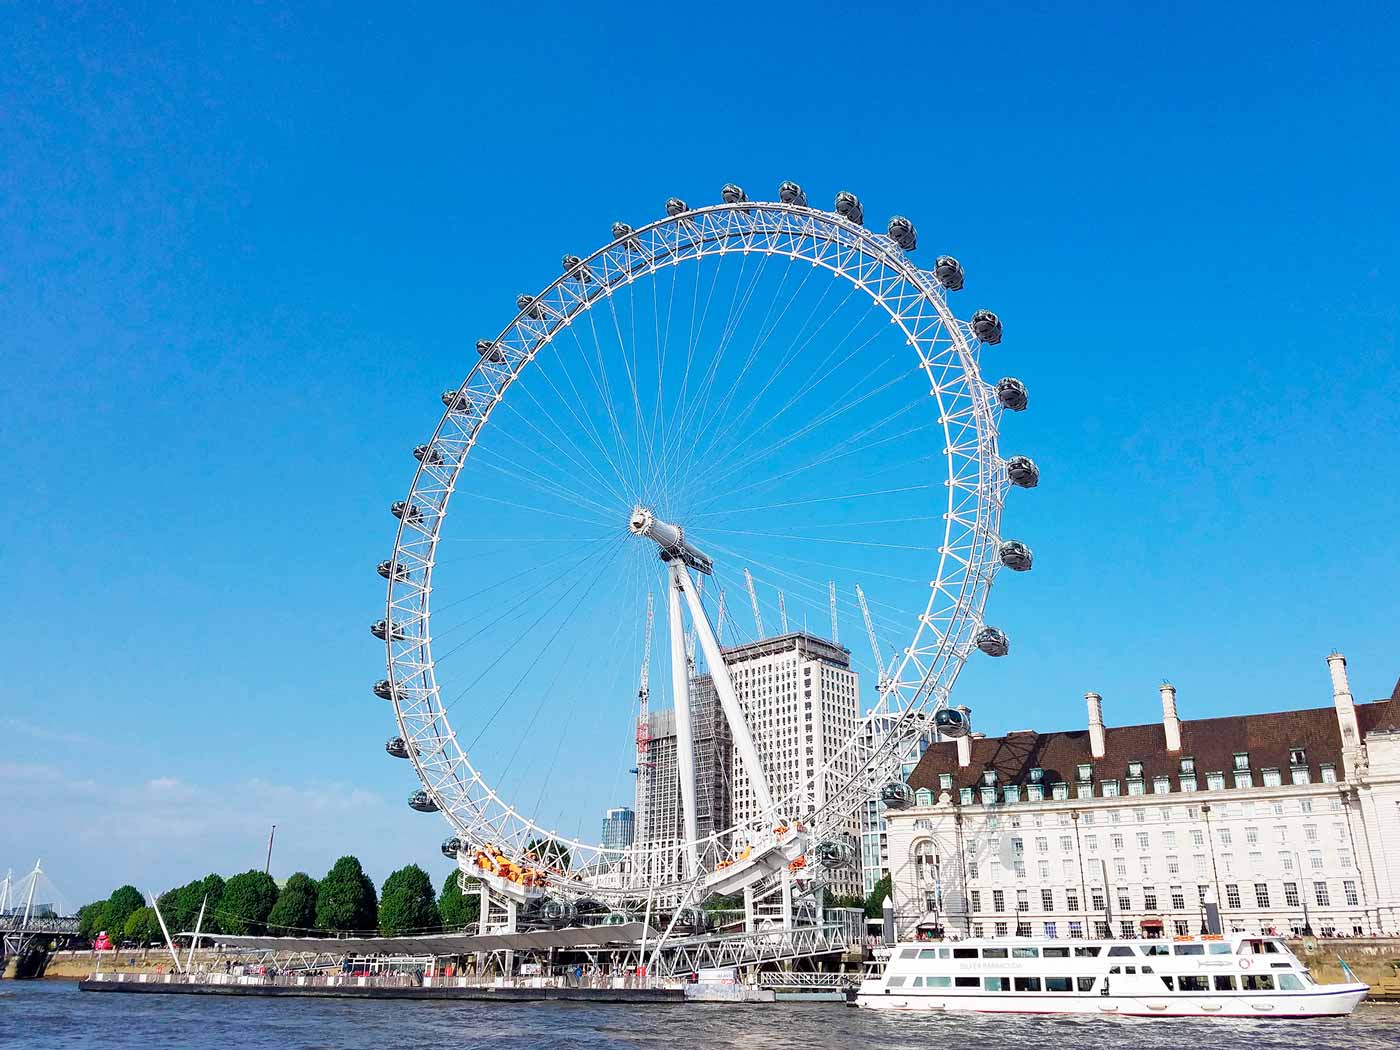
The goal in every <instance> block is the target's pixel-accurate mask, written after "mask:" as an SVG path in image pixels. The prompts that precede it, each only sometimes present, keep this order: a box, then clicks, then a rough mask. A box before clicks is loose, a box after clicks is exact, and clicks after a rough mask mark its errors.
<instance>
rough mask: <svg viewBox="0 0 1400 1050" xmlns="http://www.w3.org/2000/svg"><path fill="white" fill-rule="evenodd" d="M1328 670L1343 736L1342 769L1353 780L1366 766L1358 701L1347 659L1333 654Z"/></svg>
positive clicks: (1347, 777)
mask: <svg viewBox="0 0 1400 1050" xmlns="http://www.w3.org/2000/svg"><path fill="white" fill-rule="evenodd" d="M1327 670H1328V671H1329V672H1331V674H1332V705H1333V706H1334V707H1335V708H1336V709H1337V728H1338V729H1339V730H1341V734H1342V768H1343V770H1344V771H1345V775H1346V779H1348V780H1351V779H1353V778H1354V777H1355V776H1356V774H1357V772H1358V767H1364V766H1365V764H1366V756H1365V753H1364V752H1363V751H1362V749H1361V726H1360V725H1359V724H1358V723H1357V721H1356V699H1355V698H1354V697H1353V696H1352V695H1351V683H1350V682H1349V681H1348V680H1347V658H1346V657H1345V656H1343V655H1342V654H1341V653H1338V652H1333V653H1330V654H1329V655H1328V657H1327Z"/></svg>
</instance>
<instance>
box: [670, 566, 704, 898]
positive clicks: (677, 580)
mask: <svg viewBox="0 0 1400 1050" xmlns="http://www.w3.org/2000/svg"><path fill="white" fill-rule="evenodd" d="M670 565H671V586H670V587H668V588H666V590H667V609H668V612H669V619H670V622H671V704H672V707H673V709H674V710H675V713H676V773H677V778H678V779H679V780H680V785H681V817H682V820H683V822H684V825H685V840H686V846H685V852H686V860H687V861H688V862H689V864H690V872H689V874H691V875H695V874H698V873H699V871H700V856H699V852H698V847H697V845H696V841H695V840H696V839H698V838H699V837H700V831H699V827H700V824H699V820H698V818H697V816H696V812H695V740H694V734H693V733H692V732H691V726H690V668H689V665H688V662H687V661H686V658H685V631H684V630H683V629H682V627H681V588H682V587H683V586H686V585H689V584H690V573H689V572H687V571H686V568H685V566H684V565H683V564H681V562H680V560H679V559H673V560H672V561H671V563H670Z"/></svg>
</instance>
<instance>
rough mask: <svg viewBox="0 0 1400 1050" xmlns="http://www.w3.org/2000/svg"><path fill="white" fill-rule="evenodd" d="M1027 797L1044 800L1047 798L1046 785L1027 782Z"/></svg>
mask: <svg viewBox="0 0 1400 1050" xmlns="http://www.w3.org/2000/svg"><path fill="white" fill-rule="evenodd" d="M1026 798H1027V800H1028V801H1031V802H1043V801H1044V800H1045V785H1043V784H1027V785H1026Z"/></svg>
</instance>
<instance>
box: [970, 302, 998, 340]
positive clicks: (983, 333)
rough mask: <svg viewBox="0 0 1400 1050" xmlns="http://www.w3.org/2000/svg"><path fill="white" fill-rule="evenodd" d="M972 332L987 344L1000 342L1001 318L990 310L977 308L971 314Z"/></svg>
mask: <svg viewBox="0 0 1400 1050" xmlns="http://www.w3.org/2000/svg"><path fill="white" fill-rule="evenodd" d="M971 323H972V334H973V335H975V336H976V337H977V338H978V339H980V340H982V342H984V343H986V344H987V345H988V346H996V345H997V343H999V342H1001V318H999V317H998V316H997V315H996V314H994V313H992V311H990V310H978V311H977V312H976V313H975V314H973V315H972V322H971Z"/></svg>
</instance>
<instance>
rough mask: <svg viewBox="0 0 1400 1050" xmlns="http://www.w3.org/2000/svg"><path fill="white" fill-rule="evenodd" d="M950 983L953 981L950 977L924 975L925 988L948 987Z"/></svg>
mask: <svg viewBox="0 0 1400 1050" xmlns="http://www.w3.org/2000/svg"><path fill="white" fill-rule="evenodd" d="M952 983H953V979H952V978H951V977H925V978H924V987H925V988H948V987H950V986H951V985H952Z"/></svg>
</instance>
